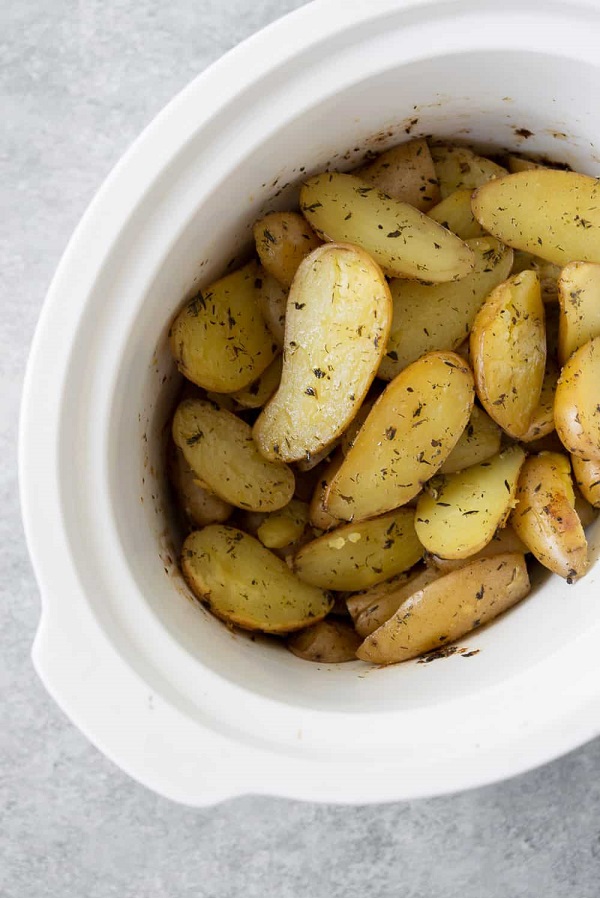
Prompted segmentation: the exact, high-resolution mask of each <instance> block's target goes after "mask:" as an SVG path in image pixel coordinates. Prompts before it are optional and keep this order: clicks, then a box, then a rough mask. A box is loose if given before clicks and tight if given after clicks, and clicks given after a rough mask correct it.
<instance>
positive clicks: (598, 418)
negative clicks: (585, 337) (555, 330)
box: [554, 337, 600, 461]
mask: <svg viewBox="0 0 600 898" xmlns="http://www.w3.org/2000/svg"><path fill="white" fill-rule="evenodd" d="M554 424H555V426H556V432H557V433H558V435H559V437H560V439H561V441H562V443H563V445H564V446H565V447H566V449H567V450H568V451H569V452H570V453H571V454H572V455H578V456H579V457H580V458H590V459H593V460H594V461H600V337H596V338H595V339H593V340H590V341H589V342H588V343H584V345H583V346H581V347H580V348H579V349H578V350H576V351H575V352H574V353H573V355H572V356H571V357H570V359H569V360H568V362H567V363H566V364H565V366H564V367H563V369H562V373H561V375H560V378H559V381H558V384H557V386H556V395H555V399H554Z"/></svg>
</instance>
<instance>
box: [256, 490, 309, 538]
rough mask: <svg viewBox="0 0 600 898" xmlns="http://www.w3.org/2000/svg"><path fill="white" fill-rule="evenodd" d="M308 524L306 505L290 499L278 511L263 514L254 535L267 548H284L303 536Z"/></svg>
mask: <svg viewBox="0 0 600 898" xmlns="http://www.w3.org/2000/svg"><path fill="white" fill-rule="evenodd" d="M307 526H308V505H307V504H306V502H300V500H299V499H291V500H290V502H288V504H287V505H285V506H284V507H283V508H280V509H279V511H272V512H271V514H268V515H265V517H264V519H263V521H262V522H261V523H260V525H259V527H258V529H257V531H256V535H257V536H258V538H259V540H260V541H261V543H262V544H263V546H266V547H267V549H285V548H286V547H287V546H291V545H293V544H294V543H296V542H298V540H299V539H300V538H301V537H302V536H303V534H304V531H305V530H306V528H307Z"/></svg>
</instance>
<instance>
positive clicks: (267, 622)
mask: <svg viewBox="0 0 600 898" xmlns="http://www.w3.org/2000/svg"><path fill="white" fill-rule="evenodd" d="M181 569H182V572H183V575H184V577H185V579H186V581H187V583H188V585H189V587H190V589H191V590H192V592H193V593H194V595H195V596H196V597H197V598H198V599H199V600H200V601H201V602H202V603H203V604H204V605H206V606H207V607H208V608H209V609H210V610H211V611H212V613H213V614H214V615H216V617H220V618H222V619H223V620H225V621H228V622H229V623H231V624H235V625H236V626H238V627H243V628H244V629H246V630H262V631H263V632H265V633H291V632H293V631H294V630H301V629H302V628H303V627H307V626H308V625H309V624H314V623H316V622H317V621H318V620H320V619H321V618H323V617H325V615H326V614H327V613H328V611H329V610H330V608H331V606H332V604H333V601H332V599H331V597H330V596H328V595H327V593H325V592H323V590H321V589H318V588H316V587H314V586H310V585H309V584H307V583H303V582H301V581H300V580H298V578H297V577H295V576H294V575H293V574H292V572H291V571H290V569H289V568H288V566H287V564H286V563H285V562H284V561H282V560H281V559H280V558H277V556H276V555H274V554H273V553H272V552H269V550H268V549H265V547H264V546H262V545H261V544H260V543H259V542H258V540H256V539H254V537H252V536H248V534H247V533H244V532H243V531H242V530H237V529H236V528H235V527H226V526H223V525H221V524H211V525H210V526H209V527H205V528H204V530H197V531H195V532H194V533H191V534H190V535H189V536H188V537H187V539H186V540H185V542H184V544H183V548H182V550H181Z"/></svg>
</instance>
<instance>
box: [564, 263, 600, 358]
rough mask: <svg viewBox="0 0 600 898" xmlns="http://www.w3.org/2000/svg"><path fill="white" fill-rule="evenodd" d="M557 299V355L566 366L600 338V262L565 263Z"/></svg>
mask: <svg viewBox="0 0 600 898" xmlns="http://www.w3.org/2000/svg"><path fill="white" fill-rule="evenodd" d="M558 301H559V303H560V318H559V325H558V358H559V361H560V363H561V365H564V364H565V362H566V361H568V359H569V358H570V357H571V356H572V355H573V353H574V352H575V350H576V349H579V347H580V346H583V344H584V343H587V342H588V340H593V339H594V337H600V265H599V264H597V263H595V262H571V263H570V264H569V265H565V267H564V268H563V270H562V271H561V273H560V277H559V279H558Z"/></svg>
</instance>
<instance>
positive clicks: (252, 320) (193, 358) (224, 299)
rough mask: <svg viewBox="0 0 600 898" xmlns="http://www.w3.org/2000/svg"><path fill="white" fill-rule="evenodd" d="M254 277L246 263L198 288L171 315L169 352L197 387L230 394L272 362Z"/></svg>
mask: <svg viewBox="0 0 600 898" xmlns="http://www.w3.org/2000/svg"><path fill="white" fill-rule="evenodd" d="M257 277H258V266H257V265H256V263H255V262H250V263H249V264H248V265H245V266H244V267H243V268H240V269H238V270H237V271H233V272H232V273H231V274H228V275H225V277H223V278H221V279H220V280H218V281H215V282H214V283H213V284H210V285H209V286H208V287H207V288H205V289H204V290H201V291H200V292H199V293H197V294H196V295H195V296H194V297H193V298H192V299H191V300H190V301H189V302H188V303H186V305H185V306H184V307H183V309H181V311H180V312H179V313H178V315H177V316H176V317H175V320H174V321H173V324H172V325H171V329H170V331H169V342H170V347H171V352H172V354H173V358H174V359H175V361H176V363H177V367H178V368H179V370H180V371H181V373H182V374H183V375H184V377H187V379H188V380H191V381H192V382H193V383H195V384H196V385H197V386H199V387H204V389H206V390H214V391H215V392H217V393H235V392H236V390H243V389H244V387H247V386H248V385H249V384H251V383H252V381H253V380H256V378H257V377H259V376H260V375H261V374H262V372H263V371H264V370H265V368H267V367H268V365H270V364H271V362H272V361H273V358H274V357H275V353H276V349H277V347H276V346H275V344H274V342H273V337H272V336H271V333H270V331H269V329H268V328H267V325H266V324H265V321H264V319H263V316H262V314H261V312H260V310H259V307H258V298H257V293H258V291H257V287H256V281H257Z"/></svg>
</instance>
